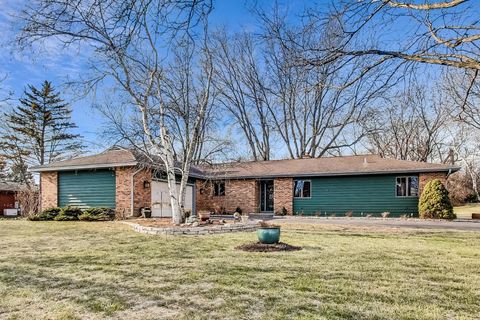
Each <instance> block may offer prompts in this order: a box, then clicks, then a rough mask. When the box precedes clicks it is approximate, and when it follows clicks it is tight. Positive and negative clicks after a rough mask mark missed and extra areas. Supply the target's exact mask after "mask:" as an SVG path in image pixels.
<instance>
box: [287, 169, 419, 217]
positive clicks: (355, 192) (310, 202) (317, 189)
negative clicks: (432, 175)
mask: <svg viewBox="0 0 480 320" xmlns="http://www.w3.org/2000/svg"><path fill="white" fill-rule="evenodd" d="M396 177H397V175H370V176H348V177H317V178H302V179H304V180H311V181H312V193H311V198H307V199H299V198H294V200H293V212H294V213H295V214H302V213H303V214H305V215H313V214H318V213H320V212H321V214H322V215H324V214H325V212H327V216H328V215H331V214H333V213H335V214H336V215H337V216H342V215H344V214H345V212H348V211H353V214H354V215H355V216H360V215H362V213H363V214H364V215H366V214H376V215H378V214H379V213H382V212H384V211H388V212H390V213H391V215H395V216H399V215H402V214H411V213H413V214H414V215H418V207H417V206H418V197H397V196H396V195H395V183H396V180H395V178H396Z"/></svg>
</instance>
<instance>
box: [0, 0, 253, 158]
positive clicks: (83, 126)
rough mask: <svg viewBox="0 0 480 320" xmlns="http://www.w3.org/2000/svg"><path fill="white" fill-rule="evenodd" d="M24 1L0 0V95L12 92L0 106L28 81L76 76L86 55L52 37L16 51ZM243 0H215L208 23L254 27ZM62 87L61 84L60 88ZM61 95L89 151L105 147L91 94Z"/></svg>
mask: <svg viewBox="0 0 480 320" xmlns="http://www.w3.org/2000/svg"><path fill="white" fill-rule="evenodd" d="M23 4H24V3H22V1H18V0H0V8H2V10H1V11H0V30H2V31H1V33H0V45H1V47H2V48H3V50H1V51H0V76H1V77H3V76H6V80H5V81H4V82H3V83H2V85H1V88H0V98H1V97H3V96H5V95H7V93H8V92H12V100H11V101H10V102H9V105H7V104H3V105H0V108H1V109H2V110H5V109H6V108H9V107H10V106H11V105H15V104H16V102H15V100H16V99H18V98H19V97H20V96H21V95H22V93H23V91H24V89H25V88H26V87H27V85H28V84H33V85H35V86H40V84H41V83H42V82H43V81H44V80H49V81H52V82H53V84H54V85H55V86H56V87H57V88H61V84H63V83H65V82H66V81H68V80H69V79H76V78H77V77H78V76H79V75H80V74H81V73H82V72H83V71H84V62H85V61H86V56H83V55H82V54H81V53H80V54H79V53H78V52H73V51H68V50H64V49H63V48H61V47H60V46H59V45H58V44H57V43H56V42H55V41H53V40H52V41H47V42H46V43H45V44H44V45H43V46H41V47H37V48H34V51H24V52H19V50H17V48H16V47H15V45H14V43H13V42H14V38H15V35H16V32H17V28H18V27H17V24H16V19H15V15H16V14H17V13H18V12H19V10H20V8H21V7H22V5H23ZM247 5H248V4H247V3H246V2H244V1H242V0H239V1H228V0H223V1H217V2H216V3H215V10H214V11H213V14H212V17H211V24H212V26H213V27H216V26H223V25H225V26H227V28H229V29H230V28H232V29H235V30H241V29H242V28H247V29H250V30H251V28H254V25H255V19H254V18H253V16H252V14H250V13H249V11H248V9H247ZM61 89H63V88H61ZM64 98H65V99H66V100H67V101H73V102H71V106H72V109H73V115H72V117H73V121H74V122H75V123H76V124H77V125H78V127H79V128H78V132H79V133H80V134H81V135H82V136H84V138H85V141H86V143H87V145H88V146H89V149H90V150H91V151H98V150H102V149H104V148H106V147H108V145H107V144H105V143H104V142H103V141H101V140H99V139H98V133H99V132H100V129H99V128H100V127H101V125H102V123H103V119H102V117H101V115H100V114H98V112H96V111H95V110H94V108H92V104H93V103H94V102H95V97H94V96H90V97H88V98H83V99H75V97H74V95H72V93H71V92H69V91H68V90H67V91H66V93H65V94H64Z"/></svg>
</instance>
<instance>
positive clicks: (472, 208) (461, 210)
mask: <svg viewBox="0 0 480 320" xmlns="http://www.w3.org/2000/svg"><path fill="white" fill-rule="evenodd" d="M453 211H454V212H455V213H456V214H457V218H463V219H471V218H472V213H480V203H469V204H466V205H464V206H459V207H454V208H453Z"/></svg>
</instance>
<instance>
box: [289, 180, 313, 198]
mask: <svg viewBox="0 0 480 320" xmlns="http://www.w3.org/2000/svg"><path fill="white" fill-rule="evenodd" d="M311 186H312V182H311V181H309V180H295V184H294V187H293V196H294V197H295V198H310V197H311V190H312V188H311Z"/></svg>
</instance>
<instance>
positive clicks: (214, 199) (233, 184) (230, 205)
mask: <svg viewBox="0 0 480 320" xmlns="http://www.w3.org/2000/svg"><path fill="white" fill-rule="evenodd" d="M195 189H196V206H197V211H202V210H208V211H217V212H219V211H220V210H221V208H224V209H225V210H226V211H227V212H234V211H235V209H236V208H237V207H240V208H241V209H242V211H243V213H244V214H245V213H251V212H258V200H259V199H258V198H259V189H258V183H257V181H256V180H255V179H245V180H226V181H225V195H224V196H214V195H213V184H212V182H211V181H199V180H197V182H196V188H195Z"/></svg>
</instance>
